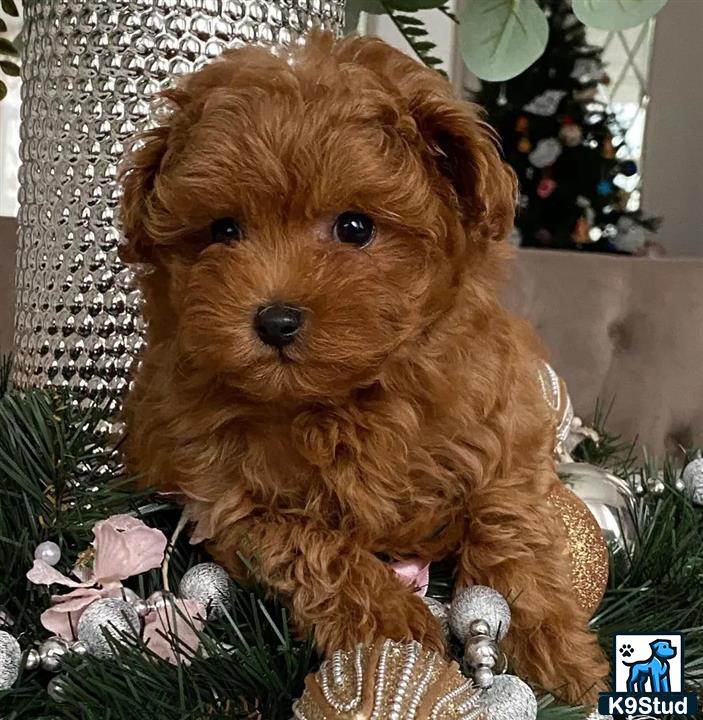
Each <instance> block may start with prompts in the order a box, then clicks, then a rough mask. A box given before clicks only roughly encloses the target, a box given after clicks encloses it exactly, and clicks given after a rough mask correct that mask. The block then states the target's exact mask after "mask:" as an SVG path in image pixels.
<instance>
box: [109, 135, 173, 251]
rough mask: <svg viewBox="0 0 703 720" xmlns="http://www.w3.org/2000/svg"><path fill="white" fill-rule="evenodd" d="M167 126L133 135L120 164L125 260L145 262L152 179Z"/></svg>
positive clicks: (163, 147) (148, 246) (163, 150)
mask: <svg viewBox="0 0 703 720" xmlns="http://www.w3.org/2000/svg"><path fill="white" fill-rule="evenodd" d="M168 132H169V130H168V127H165V126H160V127H156V128H153V129H151V130H147V131H146V132H143V133H141V134H140V135H138V136H136V137H135V138H134V140H133V142H132V146H131V148H130V149H129V150H128V152H127V154H126V155H125V157H124V159H123V161H122V163H121V164H120V168H119V173H118V179H119V181H120V182H121V183H122V191H123V192H122V199H121V201H120V211H121V212H120V218H121V222H122V232H123V235H124V243H123V244H121V245H120V248H119V256H120V258H121V259H122V260H123V261H124V262H126V263H134V262H140V263H143V262H149V261H150V260H151V259H152V249H153V243H152V240H151V239H150V234H149V217H150V215H151V209H152V207H153V203H154V194H155V180H156V176H157V174H158V171H159V168H160V166H161V162H162V160H163V158H164V155H165V154H166V148H167V137H168Z"/></svg>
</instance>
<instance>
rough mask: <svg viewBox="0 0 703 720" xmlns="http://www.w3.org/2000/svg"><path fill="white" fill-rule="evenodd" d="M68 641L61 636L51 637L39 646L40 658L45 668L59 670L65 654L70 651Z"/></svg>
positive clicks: (53, 670)
mask: <svg viewBox="0 0 703 720" xmlns="http://www.w3.org/2000/svg"><path fill="white" fill-rule="evenodd" d="M68 648H69V645H68V642H67V641H66V640H64V639H63V638H60V637H51V638H49V639H48V640H44V642H43V643H42V644H41V645H40V646H39V659H40V661H41V666H42V669H43V670H48V671H49V672H58V671H59V670H60V669H61V663H62V662H63V659H64V656H65V655H66V653H68Z"/></svg>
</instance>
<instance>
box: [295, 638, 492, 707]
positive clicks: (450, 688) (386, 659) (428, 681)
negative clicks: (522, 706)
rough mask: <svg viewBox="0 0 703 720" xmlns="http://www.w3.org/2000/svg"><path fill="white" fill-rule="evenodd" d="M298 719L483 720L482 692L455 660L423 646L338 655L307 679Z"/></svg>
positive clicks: (381, 644) (385, 644)
mask: <svg viewBox="0 0 703 720" xmlns="http://www.w3.org/2000/svg"><path fill="white" fill-rule="evenodd" d="M305 686H306V687H305V692H304V693H303V695H302V697H301V698H300V699H299V700H297V701H296V702H295V704H294V705H293V717H294V719H295V720H479V719H480V718H482V709H481V707H480V704H479V700H480V698H481V694H480V691H479V689H478V688H477V687H476V686H475V685H474V684H473V682H472V681H471V680H467V679H466V678H465V677H464V676H463V675H462V674H461V670H460V669H459V666H458V665H457V664H456V663H455V662H447V661H446V660H444V659H443V658H442V657H441V655H440V654H439V653H437V652H435V651H433V650H427V649H425V648H423V647H422V646H421V645H420V644H419V643H418V642H407V643H401V642H394V641H392V640H378V641H376V642H375V643H374V644H373V645H371V646H365V645H357V647H356V649H355V650H353V651H349V652H343V651H341V650H338V651H336V652H335V653H333V654H332V656H331V658H329V659H328V660H326V661H325V662H324V663H323V664H322V666H321V667H320V669H319V670H318V672H316V673H315V674H314V675H308V677H307V678H306V679H305Z"/></svg>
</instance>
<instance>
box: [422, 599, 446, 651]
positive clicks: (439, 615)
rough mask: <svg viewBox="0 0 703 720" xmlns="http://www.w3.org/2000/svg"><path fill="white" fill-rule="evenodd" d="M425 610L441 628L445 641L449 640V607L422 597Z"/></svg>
mask: <svg viewBox="0 0 703 720" xmlns="http://www.w3.org/2000/svg"><path fill="white" fill-rule="evenodd" d="M422 600H423V602H424V603H425V605H427V609H428V610H429V611H430V612H431V613H432V615H433V616H434V618H435V620H437V622H438V623H439V625H440V627H441V628H442V634H443V635H444V639H445V641H448V640H449V606H448V605H447V604H446V603H443V602H440V601H439V600H436V599H435V598H431V597H427V596H425V597H423V598H422Z"/></svg>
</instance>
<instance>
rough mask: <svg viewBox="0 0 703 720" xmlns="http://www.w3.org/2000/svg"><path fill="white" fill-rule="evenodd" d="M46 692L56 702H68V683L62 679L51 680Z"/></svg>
mask: <svg viewBox="0 0 703 720" xmlns="http://www.w3.org/2000/svg"><path fill="white" fill-rule="evenodd" d="M46 692H47V693H48V695H49V697H50V698H51V699H52V700H53V701H54V702H59V703H60V702H64V701H65V700H66V681H65V680H64V679H63V678H60V677H55V678H51V680H49V683H48V684H47V686H46Z"/></svg>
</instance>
